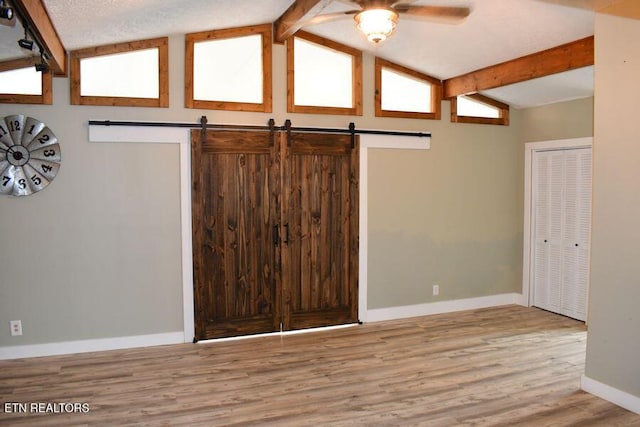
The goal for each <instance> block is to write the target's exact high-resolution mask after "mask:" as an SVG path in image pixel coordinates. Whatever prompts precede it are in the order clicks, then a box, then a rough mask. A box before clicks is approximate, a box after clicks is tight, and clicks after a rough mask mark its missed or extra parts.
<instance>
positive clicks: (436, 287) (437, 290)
mask: <svg viewBox="0 0 640 427" xmlns="http://www.w3.org/2000/svg"><path fill="white" fill-rule="evenodd" d="M439 294H440V285H433V296H437V295H439Z"/></svg>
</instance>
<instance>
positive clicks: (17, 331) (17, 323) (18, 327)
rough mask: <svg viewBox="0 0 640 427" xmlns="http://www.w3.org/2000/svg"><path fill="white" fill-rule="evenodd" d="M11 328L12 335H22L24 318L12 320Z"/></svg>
mask: <svg viewBox="0 0 640 427" xmlns="http://www.w3.org/2000/svg"><path fill="white" fill-rule="evenodd" d="M9 327H10V328H11V336H12V337H16V336H18V335H22V320H12V321H10V322H9Z"/></svg>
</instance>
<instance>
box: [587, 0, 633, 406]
mask: <svg viewBox="0 0 640 427" xmlns="http://www.w3.org/2000/svg"><path fill="white" fill-rule="evenodd" d="M626 3H627V4H628V5H629V6H630V7H631V8H632V9H634V10H635V11H636V12H640V5H638V4H637V2H636V1H635V0H633V1H628V2H626ZM595 39H596V50H595V54H596V70H595V76H596V79H595V122H594V124H595V133H594V145H593V154H594V160H593V167H594V170H593V226H592V250H591V291H590V295H589V334H588V339H587V360H586V375H587V377H589V378H591V379H594V380H597V381H600V382H602V383H604V384H607V385H610V386H612V387H614V388H616V389H619V390H622V391H624V392H627V393H630V394H632V395H634V396H637V397H640V315H639V313H640V305H639V304H640V262H639V260H640V226H639V225H638V220H639V218H640V186H639V184H640V143H639V137H640V121H639V120H638V117H637V116H638V108H637V105H638V95H639V94H640V84H639V83H638V76H640V44H638V43H637V42H635V41H637V40H640V21H638V20H631V19H625V18H619V17H614V16H610V15H604V14H602V15H601V14H599V15H597V17H596V38H595Z"/></svg>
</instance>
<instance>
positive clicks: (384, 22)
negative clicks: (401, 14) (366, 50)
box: [354, 8, 398, 43]
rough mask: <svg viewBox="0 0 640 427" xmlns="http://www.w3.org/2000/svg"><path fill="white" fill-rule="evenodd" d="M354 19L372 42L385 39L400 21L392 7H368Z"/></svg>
mask: <svg viewBox="0 0 640 427" xmlns="http://www.w3.org/2000/svg"><path fill="white" fill-rule="evenodd" d="M354 19H355V20H356V26H357V27H358V28H359V29H360V31H362V32H363V33H364V35H365V36H367V39H368V40H369V41H370V42H372V43H380V42H382V41H385V40H386V39H387V38H389V36H390V35H391V34H392V33H393V30H395V28H396V24H397V22H398V14H397V13H396V12H395V11H394V10H391V9H387V8H379V9H368V10H363V11H362V12H360V13H358V14H357V15H356V16H355V17H354Z"/></svg>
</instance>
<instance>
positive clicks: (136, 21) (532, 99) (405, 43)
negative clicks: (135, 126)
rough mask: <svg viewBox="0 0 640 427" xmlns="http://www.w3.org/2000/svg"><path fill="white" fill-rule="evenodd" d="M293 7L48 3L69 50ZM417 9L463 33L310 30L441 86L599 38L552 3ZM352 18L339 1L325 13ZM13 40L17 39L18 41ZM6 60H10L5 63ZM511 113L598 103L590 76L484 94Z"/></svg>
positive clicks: (519, 0) (13, 49) (415, 25)
mask: <svg viewBox="0 0 640 427" xmlns="http://www.w3.org/2000/svg"><path fill="white" fill-rule="evenodd" d="M292 2H293V0H44V4H45V6H46V8H47V10H48V12H49V14H50V16H51V19H52V21H53V23H54V26H55V27H56V29H57V31H58V34H59V36H60V38H61V40H62V42H63V44H64V46H65V47H66V48H67V49H68V50H73V49H78V48H83V47H89V46H97V45H102V44H109V43H116V42H122V41H129V40H139V39H145V38H152V37H158V36H166V35H172V34H186V33H190V32H196V31H204V30H211V29H219V28H230V27H237V26H245V25H253V24H261V23H266V22H273V21H274V20H275V19H276V18H278V17H279V16H280V15H281V14H282V13H283V12H284V11H285V10H286V9H287V8H288V7H289V5H290V4H291V3H292ZM414 4H419V5H443V6H444V5H446V6H466V7H469V8H471V10H472V12H471V15H470V16H469V17H468V18H467V20H466V21H465V22H463V23H462V24H459V25H446V24H437V23H429V22H424V21H416V20H411V19H406V16H401V18H400V21H399V23H398V27H397V29H396V33H395V34H394V35H393V36H392V37H391V38H390V39H388V40H387V41H385V42H383V43H381V44H380V45H373V44H371V43H369V42H368V41H367V40H366V39H365V38H364V36H363V35H362V34H361V33H360V32H359V31H357V30H356V29H355V25H354V22H353V19H352V18H351V17H349V16H346V17H345V18H342V19H339V20H335V21H331V22H325V23H322V24H317V25H310V26H307V27H305V28H304V29H305V30H307V31H309V32H312V33H315V34H318V35H321V36H324V37H327V38H331V39H333V40H336V41H338V42H341V43H344V44H347V45H350V46H353V47H356V48H358V49H361V50H365V51H368V52H370V53H372V54H374V55H378V56H380V57H383V58H385V59H388V60H390V61H393V62H396V63H399V64H401V65H405V66H407V67H410V68H413V69H416V70H418V71H421V72H424V73H426V74H429V75H432V76H434V77H437V78H440V79H446V78H450V77H454V76H457V75H460V74H463V73H466V72H469V71H473V70H477V69H479V68H483V67H486V66H490V65H494V64H497V63H500V62H503V61H507V60H510V59H514V58H517V57H520V56H523V55H527V54H530V53H534V52H537V51H541V50H544V49H548V48H551V47H554V46H558V45H561V44H564V43H568V42H571V41H574V40H578V39H581V38H584V37H587V36H590V35H593V32H594V17H595V15H594V12H593V11H591V10H586V9H581V8H573V7H567V6H562V5H558V4H555V3H554V2H550V1H549V0H417V1H415V2H414ZM347 9H351V7H349V6H348V5H345V4H344V3H341V2H340V0H334V1H333V2H331V3H330V4H329V5H328V6H327V7H326V10H325V11H327V12H332V11H339V10H347ZM10 31H12V30H11V29H10V28H8V27H5V26H2V27H0V35H1V36H2V42H0V55H1V56H0V57H3V58H7V57H8V56H10V55H13V56H16V55H23V54H24V53H21V52H20V50H19V49H18V48H17V44H16V43H15V40H17V39H18V38H20V37H21V36H22V29H21V27H20V25H19V24H18V25H16V28H14V29H13V32H14V33H10ZM16 34H17V35H16ZM8 52H10V53H8ZM484 93H485V94H486V95H487V96H491V97H494V98H496V99H499V100H500V101H503V102H506V103H509V104H511V105H513V106H514V107H530V106H535V105H542V104H547V103H552V102H558V101H563V100H568V99H576V98H582V97H588V96H592V95H593V68H592V67H588V68H586V69H582V70H575V71H572V72H568V73H562V74H560V75H555V76H550V77H545V78H541V79H536V80H532V81H529V82H526V83H521V84H517V85H511V86H507V87H503V88H498V89H493V90H490V91H486V92H484Z"/></svg>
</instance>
